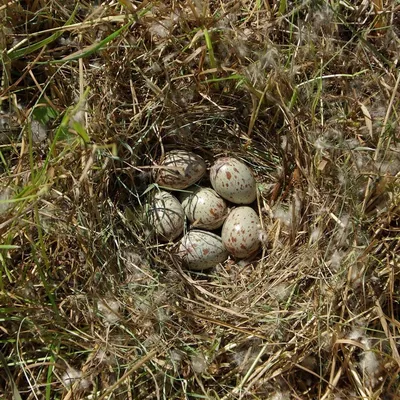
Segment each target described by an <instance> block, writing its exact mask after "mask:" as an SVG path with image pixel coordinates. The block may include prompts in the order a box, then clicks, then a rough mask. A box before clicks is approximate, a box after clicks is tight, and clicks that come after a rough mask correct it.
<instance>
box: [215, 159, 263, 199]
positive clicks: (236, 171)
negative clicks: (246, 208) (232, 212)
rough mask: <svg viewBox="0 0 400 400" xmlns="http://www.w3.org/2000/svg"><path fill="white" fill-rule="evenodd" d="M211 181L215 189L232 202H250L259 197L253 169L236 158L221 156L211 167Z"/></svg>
mask: <svg viewBox="0 0 400 400" xmlns="http://www.w3.org/2000/svg"><path fill="white" fill-rule="evenodd" d="M210 181H211V185H212V187H213V189H214V190H215V191H216V192H217V193H218V194H219V195H220V196H222V197H223V198H224V199H226V200H229V201H231V202H232V203H235V204H250V203H252V202H253V201H254V200H255V199H256V197H257V191H256V190H257V187H256V180H255V179H254V175H253V172H252V170H251V169H250V168H249V167H248V166H247V165H246V164H245V163H243V162H242V161H239V160H237V159H236V158H232V157H223V158H219V159H218V160H217V161H216V162H215V163H214V165H213V166H212V167H211V170H210Z"/></svg>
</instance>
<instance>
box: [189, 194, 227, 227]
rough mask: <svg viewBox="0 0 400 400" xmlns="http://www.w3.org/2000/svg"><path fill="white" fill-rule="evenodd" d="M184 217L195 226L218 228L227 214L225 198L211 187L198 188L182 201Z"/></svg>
mask: <svg viewBox="0 0 400 400" xmlns="http://www.w3.org/2000/svg"><path fill="white" fill-rule="evenodd" d="M182 207H183V210H184V211H185V214H186V217H187V218H188V220H189V221H190V223H192V224H193V225H194V226H195V227H196V228H202V229H207V230H213V229H217V228H219V227H220V226H221V225H222V224H223V223H224V220H225V218H226V215H227V210H228V209H227V205H226V202H225V200H224V199H223V198H222V197H220V196H219V195H218V194H217V193H216V192H215V191H214V190H213V189H211V188H199V189H197V190H196V191H194V192H193V193H192V194H190V195H189V196H186V197H185V199H184V200H183V201H182Z"/></svg>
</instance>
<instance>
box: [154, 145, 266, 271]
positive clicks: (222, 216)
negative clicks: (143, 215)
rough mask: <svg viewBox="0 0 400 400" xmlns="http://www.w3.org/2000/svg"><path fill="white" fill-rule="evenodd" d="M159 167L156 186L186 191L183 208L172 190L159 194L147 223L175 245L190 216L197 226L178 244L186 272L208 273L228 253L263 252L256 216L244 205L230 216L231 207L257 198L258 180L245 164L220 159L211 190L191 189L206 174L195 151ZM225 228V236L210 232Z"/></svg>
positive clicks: (174, 154)
mask: <svg viewBox="0 0 400 400" xmlns="http://www.w3.org/2000/svg"><path fill="white" fill-rule="evenodd" d="M159 167H160V168H159V169H157V171H156V176H155V179H156V183H158V184H159V185H160V186H163V187H165V188H167V189H170V190H181V189H187V190H186V191H183V192H182V193H181V196H180V199H181V201H182V204H181V203H180V202H179V200H178V199H177V198H176V197H175V196H173V195H172V194H171V193H169V192H167V191H160V192H159V193H157V194H156V195H155V196H154V199H153V202H152V203H151V204H150V207H149V209H148V212H147V216H148V222H149V223H150V225H152V226H153V229H154V231H155V233H156V235H157V237H158V238H159V240H162V241H172V240H174V239H176V238H178V237H179V236H180V235H181V234H182V232H183V229H184V220H185V215H186V218H187V219H188V221H189V222H190V223H191V226H192V227H193V228H196V229H193V230H190V231H189V232H188V233H187V234H186V235H184V236H183V237H182V239H181V240H180V242H179V251H178V254H179V255H180V256H181V258H182V261H183V264H184V265H186V266H187V268H189V269H193V270H203V269H208V268H212V267H214V266H215V265H217V264H218V263H220V262H223V261H225V260H226V258H227V257H228V254H231V255H232V256H234V257H235V258H239V259H240V258H248V257H251V256H252V255H254V254H255V253H256V252H257V251H258V250H259V248H260V241H259V238H258V236H259V235H258V233H259V218H258V215H257V213H256V212H255V211H254V210H253V209H252V208H251V207H248V206H241V207H237V208H235V209H233V210H232V211H231V212H230V213H229V214H228V211H229V210H228V205H227V203H226V200H228V201H230V202H232V203H234V204H238V205H248V204H250V203H252V202H254V200H255V199H256V197H257V187H256V180H255V178H254V175H253V172H252V170H251V169H250V168H249V167H248V166H247V165H246V164H245V163H243V162H242V161H239V160H238V159H236V158H233V157H222V158H219V159H217V160H216V161H215V163H214V164H213V165H212V166H211V169H210V182H211V186H212V188H206V187H199V186H191V185H193V184H194V183H196V182H197V181H199V180H200V179H201V178H202V177H203V175H204V174H205V172H206V164H205V162H204V160H203V158H202V157H200V156H199V155H197V154H195V153H192V152H189V151H186V150H173V151H169V152H167V153H165V155H164V158H163V160H162V161H161V162H160V165H159ZM222 225H223V226H222ZM221 226H222V232H221V236H218V235H216V234H214V233H211V232H207V231H205V230H214V229H217V228H219V227H221ZM197 228H201V229H204V230H201V229H197Z"/></svg>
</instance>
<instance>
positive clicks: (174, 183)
mask: <svg viewBox="0 0 400 400" xmlns="http://www.w3.org/2000/svg"><path fill="white" fill-rule="evenodd" d="M159 166H160V168H158V169H156V176H155V180H156V183H158V184H159V185H161V186H165V187H169V188H172V189H185V188H187V187H189V186H190V185H192V184H193V183H195V182H197V181H198V180H199V179H200V178H201V177H202V176H203V175H204V174H205V172H206V164H205V162H204V160H203V158H202V157H200V156H199V155H197V154H194V153H192V152H190V151H185V150H173V151H170V152H167V153H165V156H164V159H163V160H162V161H161V163H160V165H159Z"/></svg>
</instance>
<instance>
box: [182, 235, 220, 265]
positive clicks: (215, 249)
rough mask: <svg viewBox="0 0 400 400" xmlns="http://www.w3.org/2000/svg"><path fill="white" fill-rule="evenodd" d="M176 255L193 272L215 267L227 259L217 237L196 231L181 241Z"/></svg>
mask: <svg viewBox="0 0 400 400" xmlns="http://www.w3.org/2000/svg"><path fill="white" fill-rule="evenodd" d="M178 254H179V256H180V257H181V258H182V262H183V264H184V265H185V266H186V267H187V268H188V269H191V270H194V271H201V270H203V269H209V268H212V267H215V266H216V265H217V264H219V263H221V262H223V261H225V260H226V259H227V258H228V252H227V250H226V248H225V246H224V244H223V243H222V240H221V238H220V237H219V236H217V235H215V234H214V233H211V232H207V231H202V230H197V229H195V230H192V231H190V232H188V233H187V234H186V235H185V236H184V237H183V238H182V239H181V242H180V245H179V250H178Z"/></svg>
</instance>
